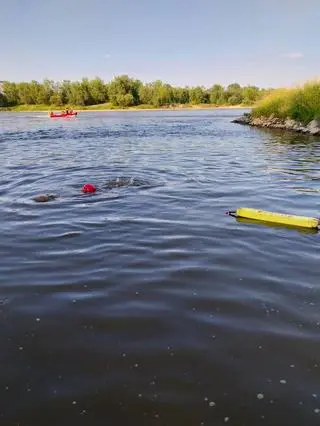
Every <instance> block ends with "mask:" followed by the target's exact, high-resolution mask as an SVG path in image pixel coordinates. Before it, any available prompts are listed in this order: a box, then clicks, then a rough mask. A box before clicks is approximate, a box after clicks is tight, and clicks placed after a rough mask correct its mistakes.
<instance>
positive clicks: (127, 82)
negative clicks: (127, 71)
mask: <svg viewBox="0 0 320 426" xmlns="http://www.w3.org/2000/svg"><path fill="white" fill-rule="evenodd" d="M140 86H141V82H140V81H139V80H134V79H132V78H129V77H128V76H127V75H121V76H118V77H115V78H114V79H113V80H112V81H111V82H110V83H109V85H108V96H109V99H110V101H111V102H112V103H113V104H114V105H118V106H131V105H138V104H139V88H140ZM127 95H128V96H127ZM129 95H131V96H129Z"/></svg>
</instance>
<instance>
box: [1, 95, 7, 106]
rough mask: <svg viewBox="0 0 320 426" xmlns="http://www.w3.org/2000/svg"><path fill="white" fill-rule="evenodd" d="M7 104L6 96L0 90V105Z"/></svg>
mask: <svg viewBox="0 0 320 426" xmlns="http://www.w3.org/2000/svg"><path fill="white" fill-rule="evenodd" d="M6 106H8V99H7V98H6V96H5V95H4V94H3V93H1V92H0V107H6Z"/></svg>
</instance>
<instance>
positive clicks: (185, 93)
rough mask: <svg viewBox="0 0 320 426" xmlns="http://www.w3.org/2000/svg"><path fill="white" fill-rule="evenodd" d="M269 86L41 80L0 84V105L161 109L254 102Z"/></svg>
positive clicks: (117, 79) (126, 78)
mask: <svg viewBox="0 0 320 426" xmlns="http://www.w3.org/2000/svg"><path fill="white" fill-rule="evenodd" d="M271 90H272V89H260V88H258V87H256V86H244V87H242V86H240V84H238V83H233V84H230V85H229V86H227V87H223V86H221V85H220V84H214V85H213V86H212V87H209V88H205V87H203V86H196V87H175V86H171V85H170V84H167V83H163V82H162V81H160V80H157V81H154V82H152V83H142V82H141V81H140V80H137V79H133V78H130V77H129V76H127V75H121V76H118V77H115V78H114V79H113V80H112V81H110V82H104V81H103V80H102V79H101V78H95V79H93V80H89V79H87V78H83V79H82V80H81V81H74V82H71V81H62V82H54V81H51V80H44V81H43V82H42V83H39V82H37V81H31V82H21V83H13V82H9V81H4V82H2V83H1V84H0V108H1V109H2V110H4V109H6V110H13V111H26V110H29V111H32V110H33V111H35V110H37V111H39V110H50V109H55V108H61V107H70V108H74V109H84V110H86V109H87V110H90V109H98V110H99V109H118V108H133V107H134V108H138V109H139V108H140V109H141V108H143V109H147V108H163V107H173V106H179V107H185V106H194V105H197V106H199V107H201V106H204V107H205V106H234V105H244V106H246V105H250V106H251V105H253V104H254V103H256V102H257V101H259V100H261V99H263V97H265V96H266V95H267V94H269V93H270V92H271Z"/></svg>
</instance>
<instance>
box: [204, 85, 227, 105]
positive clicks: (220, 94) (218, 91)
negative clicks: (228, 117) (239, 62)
mask: <svg viewBox="0 0 320 426" xmlns="http://www.w3.org/2000/svg"><path fill="white" fill-rule="evenodd" d="M208 93H209V102H210V103H211V104H216V105H223V104H224V103H225V101H226V99H225V92H224V88H223V86H221V85H220V84H214V85H213V86H212V87H211V89H209V92H208Z"/></svg>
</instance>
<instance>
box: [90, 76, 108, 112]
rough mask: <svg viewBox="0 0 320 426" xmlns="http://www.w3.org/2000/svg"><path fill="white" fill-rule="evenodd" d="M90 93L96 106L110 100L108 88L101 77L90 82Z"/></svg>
mask: <svg viewBox="0 0 320 426" xmlns="http://www.w3.org/2000/svg"><path fill="white" fill-rule="evenodd" d="M89 92H90V96H91V100H92V103H93V104H94V105H96V104H102V103H104V102H107V100H108V93H107V87H106V85H105V84H104V82H103V81H102V80H101V78H99V77H96V78H95V79H93V80H91V81H90V83H89Z"/></svg>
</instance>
